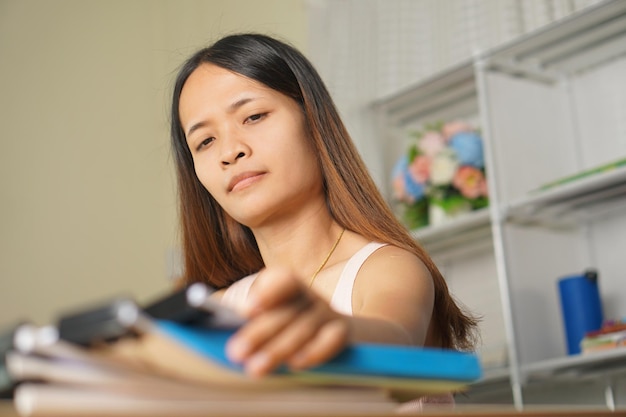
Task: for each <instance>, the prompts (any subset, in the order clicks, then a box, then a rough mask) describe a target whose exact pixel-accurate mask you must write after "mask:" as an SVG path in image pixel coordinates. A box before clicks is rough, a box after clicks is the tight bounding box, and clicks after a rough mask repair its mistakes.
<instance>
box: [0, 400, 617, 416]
mask: <svg viewBox="0 0 626 417" xmlns="http://www.w3.org/2000/svg"><path fill="white" fill-rule="evenodd" d="M153 415H154V414H153ZM159 416H161V415H159ZM402 416H420V417H459V416H470V417H479V416H485V417H616V416H626V409H621V410H618V411H614V412H612V411H609V410H606V409H591V408H581V407H579V408H568V407H554V406H551V407H529V409H526V410H524V411H516V410H515V409H513V408H511V407H505V406H499V405H498V406H496V405H458V406H456V407H454V408H453V409H450V408H439V409H437V408H434V407H433V408H432V409H429V410H425V411H423V412H421V413H402V414H367V415H366V417H402ZM0 417H19V415H18V414H17V413H16V411H15V410H14V408H13V405H12V403H11V402H10V401H6V400H2V401H0ZM59 417H61V416H59ZM64 417H65V416H64ZM85 417H91V416H85ZM115 417H122V416H121V415H116V416H115ZM129 417H139V416H129ZM141 417H147V416H141ZM161 417H165V416H161ZM170 417H181V416H170ZM187 417H191V416H187ZM193 417H218V416H216V415H215V414H210V413H207V414H205V415H202V416H201V415H194V416H193ZM228 417H249V415H241V416H237V415H229V416H228ZM259 417H262V416H259ZM266 417H276V416H266ZM298 417H320V415H319V414H318V415H311V414H307V413H306V411H304V410H303V413H302V414H298ZM324 417H333V416H332V415H325V416H324ZM336 417H356V415H354V414H341V415H336Z"/></svg>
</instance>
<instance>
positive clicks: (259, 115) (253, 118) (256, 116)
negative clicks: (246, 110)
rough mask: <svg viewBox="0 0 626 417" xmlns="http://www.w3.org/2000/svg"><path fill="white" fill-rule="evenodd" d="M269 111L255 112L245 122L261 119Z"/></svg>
mask: <svg viewBox="0 0 626 417" xmlns="http://www.w3.org/2000/svg"><path fill="white" fill-rule="evenodd" d="M266 114H267V113H258V114H253V115H252V116H249V117H248V118H247V119H246V120H245V123H249V122H257V121H259V120H261V119H262V118H263V117H265V115H266Z"/></svg>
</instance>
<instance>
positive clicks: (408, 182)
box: [392, 155, 426, 202]
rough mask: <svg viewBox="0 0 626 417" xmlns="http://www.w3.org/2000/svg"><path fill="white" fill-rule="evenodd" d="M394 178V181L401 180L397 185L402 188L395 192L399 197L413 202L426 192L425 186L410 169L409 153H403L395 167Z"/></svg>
mask: <svg viewBox="0 0 626 417" xmlns="http://www.w3.org/2000/svg"><path fill="white" fill-rule="evenodd" d="M392 175H393V178H394V180H395V181H394V182H396V181H399V182H400V184H397V186H399V187H400V189H395V194H396V197H397V198H400V199H404V200H407V199H408V200H410V201H411V202H413V201H417V200H419V199H421V198H422V197H424V195H425V193H426V189H425V188H424V186H423V185H422V184H420V183H418V182H416V181H415V180H414V179H413V178H412V177H411V173H410V171H409V158H408V156H407V155H403V156H402V157H401V158H400V159H398V162H396V165H395V166H394V167H393V173H392Z"/></svg>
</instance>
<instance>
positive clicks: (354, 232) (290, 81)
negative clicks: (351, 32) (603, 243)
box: [171, 34, 476, 376]
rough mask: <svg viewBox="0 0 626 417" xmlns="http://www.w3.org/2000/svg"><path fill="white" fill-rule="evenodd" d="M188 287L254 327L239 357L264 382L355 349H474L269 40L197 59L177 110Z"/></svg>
mask: <svg viewBox="0 0 626 417" xmlns="http://www.w3.org/2000/svg"><path fill="white" fill-rule="evenodd" d="M171 116H172V132H171V134H172V143H173V148H174V153H175V159H176V166H177V174H178V186H179V198H180V217H181V226H182V243H183V251H184V277H183V282H184V283H185V284H190V283H192V282H196V281H202V282H206V283H208V284H210V285H212V286H214V287H216V288H219V289H220V291H219V292H218V293H219V295H220V296H222V299H223V302H224V303H227V304H229V305H232V306H234V307H235V308H238V309H239V310H240V311H242V312H243V314H245V315H246V316H247V317H248V318H249V321H248V322H247V324H246V325H245V326H244V327H242V328H241V329H240V330H239V331H238V332H237V333H236V334H235V335H234V336H233V337H232V338H231V340H230V341H229V344H228V346H227V354H228V355H229V357H230V358H231V359H232V360H234V361H236V362H240V363H242V364H243V365H244V367H245V369H246V371H247V372H248V373H250V374H251V375H254V376H260V375H263V374H266V373H268V372H271V371H272V370H273V369H274V368H276V367H277V366H278V365H280V364H283V363H286V364H287V365H289V366H291V367H292V368H295V369H301V368H306V367H311V366H315V365H317V364H320V363H322V362H324V361H326V360H328V359H330V358H331V357H333V356H334V355H335V354H337V353H338V352H339V351H340V350H341V349H342V348H343V347H344V346H345V345H346V344H348V343H351V342H381V343H392V344H406V345H416V346H434V347H445V348H459V349H471V348H472V342H473V340H472V335H473V331H474V328H475V326H476V322H475V320H474V319H473V318H472V317H471V316H469V315H467V314H465V313H464V312H462V311H461V309H460V308H459V307H458V306H457V305H456V303H455V302H454V300H453V299H452V297H451V295H450V294H449V292H448V289H447V286H446V283H445V281H444V279H443V277H442V276H441V274H440V272H439V271H438V270H437V267H436V266H435V265H434V263H433V262H432V260H431V259H430V258H429V256H428V255H427V253H426V252H425V251H424V250H423V249H422V248H421V247H420V246H419V245H418V244H417V243H416V242H415V241H414V240H413V239H412V238H411V236H410V235H409V234H408V233H407V231H406V230H405V228H404V227H403V226H402V225H401V224H400V223H399V222H398V221H397V220H396V218H395V217H394V215H393V213H392V212H391V211H390V210H389V208H388V206H387V205H386V203H385V201H384V200H383V198H382V197H381V195H380V193H379V192H378V190H377V188H376V186H375V185H374V183H373V181H372V180H371V178H370V176H369V174H368V172H367V170H366V168H365V166H364V164H363V162H362V160H361V158H360V157H359V155H358V153H357V151H356V149H355V147H354V145H353V143H352V141H351V139H350V137H349V135H348V133H347V131H346V129H345V127H344V125H343V123H342V121H341V120H340V118H339V115H338V113H337V110H336V109H335V107H334V104H333V101H332V99H331V97H330V95H329V93H328V91H327V90H326V88H325V86H324V84H323V82H322V80H321V79H320V77H319V75H318V74H317V72H316V71H315V69H314V68H313V67H312V65H311V64H310V62H309V61H308V60H307V59H306V58H305V57H304V56H303V55H302V54H301V53H300V52H298V51H297V50H295V49H294V48H293V47H291V46H289V45H287V44H285V43H283V42H280V41H278V40H276V39H273V38H270V37H267V36H264V35H259V34H241V35H232V36H228V37H225V38H223V39H221V40H219V41H218V42H216V43H215V44H213V45H212V46H210V47H208V48H206V49H203V50H201V51H199V52H197V53H196V54H194V55H193V56H192V57H191V58H190V59H189V60H188V61H187V62H186V63H185V64H184V65H183V67H182V69H181V70H180V72H179V75H178V77H177V80H176V83H175V87H174V94H173V105H172V115H171Z"/></svg>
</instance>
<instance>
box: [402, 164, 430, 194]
mask: <svg viewBox="0 0 626 417" xmlns="http://www.w3.org/2000/svg"><path fill="white" fill-rule="evenodd" d="M404 189H405V191H406V193H407V194H408V195H409V196H411V197H412V198H414V199H415V200H416V201H417V200H419V199H421V198H422V197H424V194H425V192H426V190H425V189H424V186H423V185H422V184H420V183H419V182H417V181H415V180H414V179H413V177H411V173H410V172H409V171H408V170H407V171H406V172H405V173H404Z"/></svg>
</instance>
